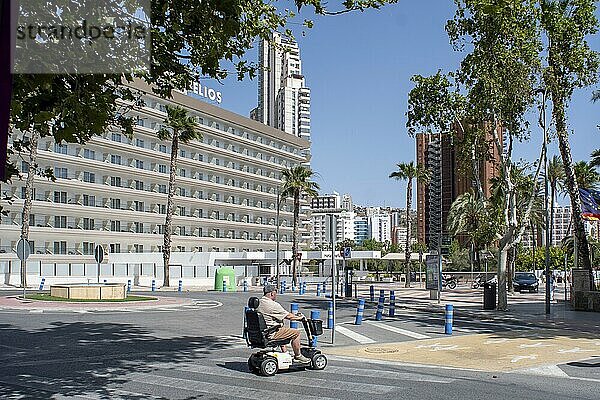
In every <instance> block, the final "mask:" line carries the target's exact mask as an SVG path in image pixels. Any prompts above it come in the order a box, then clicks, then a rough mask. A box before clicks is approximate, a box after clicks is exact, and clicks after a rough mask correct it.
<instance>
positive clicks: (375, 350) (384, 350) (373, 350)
mask: <svg viewBox="0 0 600 400" xmlns="http://www.w3.org/2000/svg"><path fill="white" fill-rule="evenodd" d="M365 352H367V353H375V354H386V353H397V352H398V349H390V348H385V347H367V348H366V349H365Z"/></svg>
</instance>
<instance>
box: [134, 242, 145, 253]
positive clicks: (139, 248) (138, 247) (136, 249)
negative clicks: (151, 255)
mask: <svg viewBox="0 0 600 400" xmlns="http://www.w3.org/2000/svg"><path fill="white" fill-rule="evenodd" d="M133 251H134V252H136V253H143V252H144V245H143V244H134V245H133Z"/></svg>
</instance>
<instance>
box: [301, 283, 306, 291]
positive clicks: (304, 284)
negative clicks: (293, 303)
mask: <svg viewBox="0 0 600 400" xmlns="http://www.w3.org/2000/svg"><path fill="white" fill-rule="evenodd" d="M301 290H302V293H300V294H305V293H306V282H302V288H301Z"/></svg>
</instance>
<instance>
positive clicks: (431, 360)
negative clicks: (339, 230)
mask: <svg viewBox="0 0 600 400" xmlns="http://www.w3.org/2000/svg"><path fill="white" fill-rule="evenodd" d="M327 352H328V353H329V354H334V355H339V356H346V357H360V358H368V359H376V360H383V361H392V362H403V363H413V364H424V365H439V366H445V367H454V368H467V369H475V370H481V371H490V372H496V371H497V372H502V371H513V370H518V369H524V368H532V367H536V366H540V365H550V364H552V365H554V364H560V363H565V362H570V361H576V360H581V359H583V358H589V357H595V356H598V357H600V345H599V344H598V340H597V339H596V338H595V337H593V335H592V334H588V333H575V332H565V331H559V330H539V331H533V330H527V331H510V332H499V333H494V334H477V335H465V336H453V337H442V338H438V339H427V340H416V341H410V342H400V343H377V344H370V345H361V346H349V347H333V348H330V349H328V351H327Z"/></svg>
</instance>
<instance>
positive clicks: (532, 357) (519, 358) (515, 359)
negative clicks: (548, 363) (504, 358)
mask: <svg viewBox="0 0 600 400" xmlns="http://www.w3.org/2000/svg"><path fill="white" fill-rule="evenodd" d="M535 359H537V355H536V354H532V355H529V356H514V357H513V358H512V360H510V362H511V363H516V362H519V361H522V360H535Z"/></svg>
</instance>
